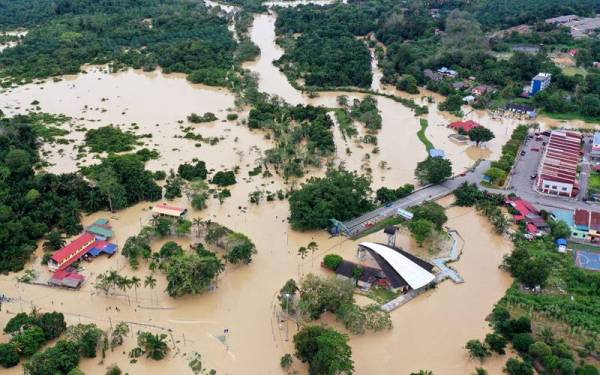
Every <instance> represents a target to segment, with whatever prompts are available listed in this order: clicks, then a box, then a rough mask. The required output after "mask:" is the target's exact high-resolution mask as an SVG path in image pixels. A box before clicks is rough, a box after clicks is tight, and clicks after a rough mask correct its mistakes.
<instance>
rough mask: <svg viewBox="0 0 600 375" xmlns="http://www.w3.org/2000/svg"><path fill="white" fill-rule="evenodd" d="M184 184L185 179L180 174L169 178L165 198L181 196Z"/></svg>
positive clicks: (170, 198)
mask: <svg viewBox="0 0 600 375" xmlns="http://www.w3.org/2000/svg"><path fill="white" fill-rule="evenodd" d="M171 173H172V171H171ZM183 184H184V182H183V179H182V178H181V177H179V176H171V177H169V178H167V183H166V184H165V199H168V200H172V199H175V198H179V197H181V188H182V187H183Z"/></svg>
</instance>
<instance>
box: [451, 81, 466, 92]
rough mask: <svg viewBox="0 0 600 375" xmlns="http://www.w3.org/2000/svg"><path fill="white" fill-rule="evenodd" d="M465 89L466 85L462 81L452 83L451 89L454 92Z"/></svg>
mask: <svg viewBox="0 0 600 375" xmlns="http://www.w3.org/2000/svg"><path fill="white" fill-rule="evenodd" d="M466 87H467V84H466V83H464V82H463V81H457V82H452V88H453V89H454V90H462V89H464V88H466Z"/></svg>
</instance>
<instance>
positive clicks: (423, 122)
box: [417, 118, 435, 152]
mask: <svg viewBox="0 0 600 375" xmlns="http://www.w3.org/2000/svg"><path fill="white" fill-rule="evenodd" d="M419 122H420V123H421V130H419V131H418V132H417V137H418V138H419V140H420V141H421V142H422V143H423V144H424V145H425V148H426V149H427V152H429V150H431V149H432V148H435V147H434V146H433V143H431V141H430V140H429V139H427V136H426V135H425V130H426V129H427V127H428V126H429V122H428V121H427V120H426V119H424V118H422V119H419Z"/></svg>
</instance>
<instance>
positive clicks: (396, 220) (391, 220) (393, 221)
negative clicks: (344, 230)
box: [352, 216, 406, 240]
mask: <svg viewBox="0 0 600 375" xmlns="http://www.w3.org/2000/svg"><path fill="white" fill-rule="evenodd" d="M405 221H406V220H404V219H403V218H401V217H400V216H392V217H388V218H386V219H383V220H381V221H380V222H378V223H377V224H375V225H373V226H372V227H370V228H369V229H367V230H365V231H364V232H362V233H360V234H359V235H358V236H357V237H353V238H352V239H353V240H357V239H359V238H361V237H364V236H367V235H369V234H371V233H375V232H379V231H380V230H382V229H383V228H385V227H387V226H388V225H397V224H401V223H403V222H405Z"/></svg>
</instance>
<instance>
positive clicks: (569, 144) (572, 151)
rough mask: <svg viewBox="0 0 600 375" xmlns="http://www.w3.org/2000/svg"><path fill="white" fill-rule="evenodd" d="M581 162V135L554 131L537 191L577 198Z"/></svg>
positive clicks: (566, 131) (540, 173) (573, 132)
mask: <svg viewBox="0 0 600 375" xmlns="http://www.w3.org/2000/svg"><path fill="white" fill-rule="evenodd" d="M580 160H581V133H579V132H576V131H568V130H555V131H553V132H552V133H551V134H550V140H549V141H548V145H547V146H546V149H545V150H544V155H543V156H542V161H541V163H540V167H539V170H538V177H537V181H536V188H537V190H538V191H539V192H541V193H545V194H552V195H562V196H567V197H575V196H577V193H579V184H578V181H577V166H578V165H579V161H580Z"/></svg>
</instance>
